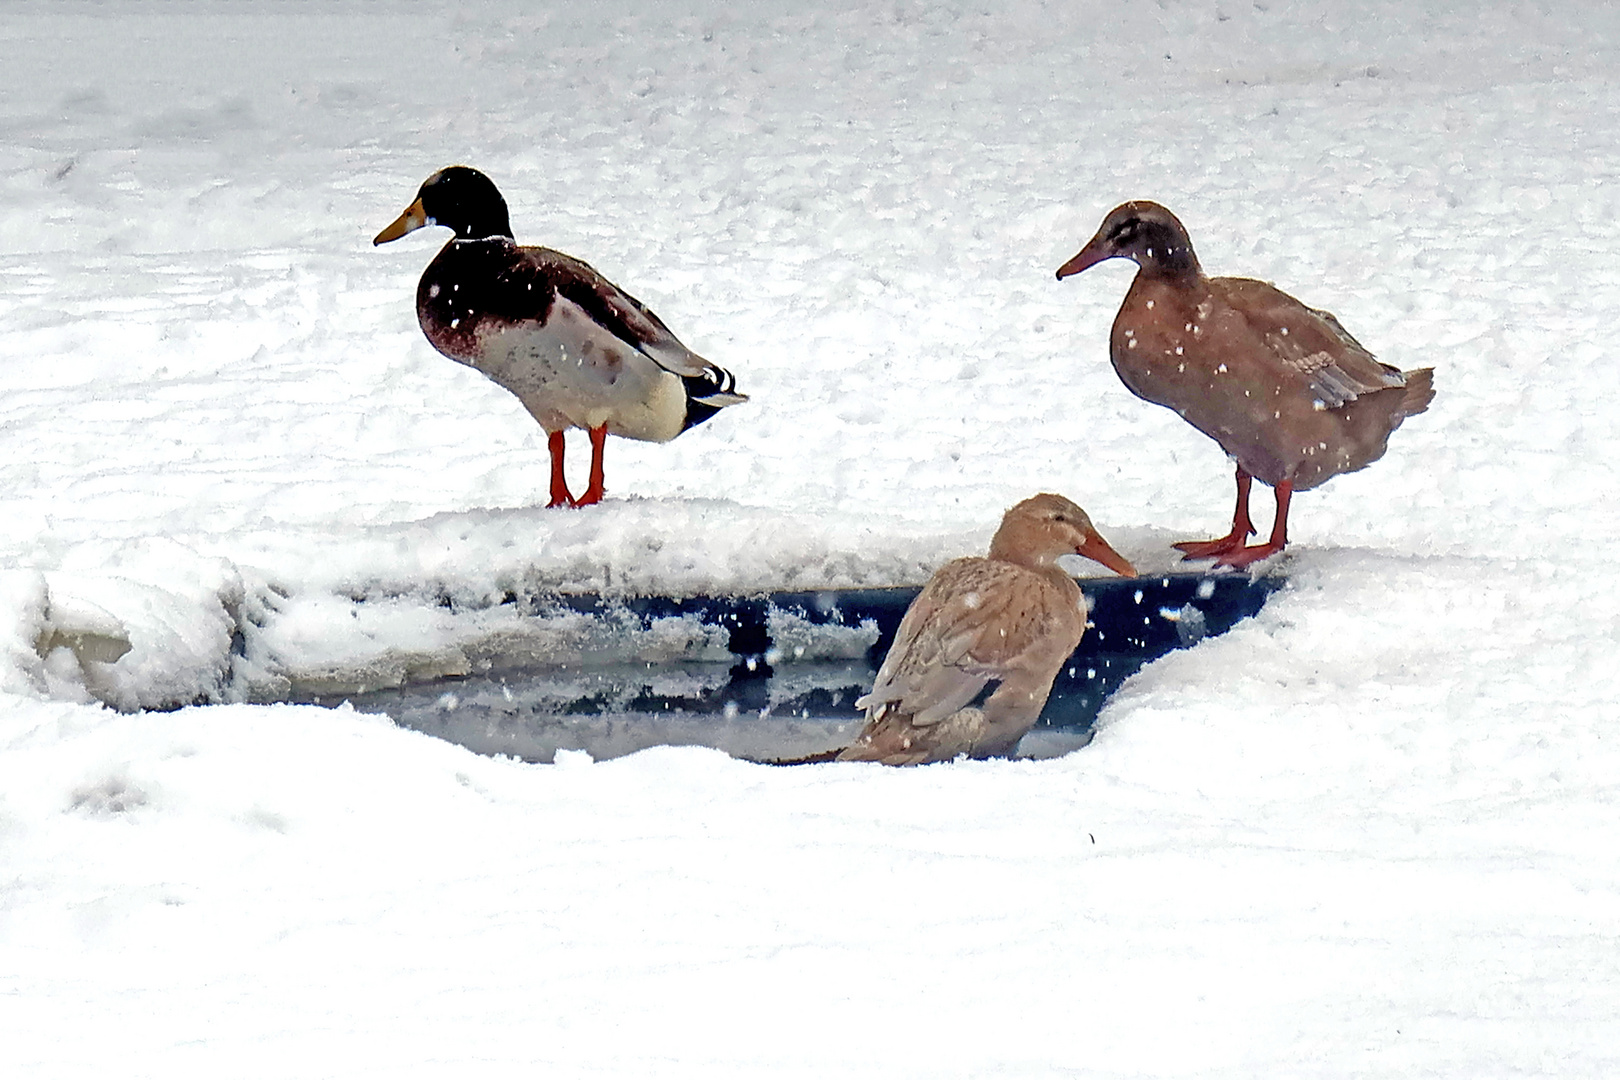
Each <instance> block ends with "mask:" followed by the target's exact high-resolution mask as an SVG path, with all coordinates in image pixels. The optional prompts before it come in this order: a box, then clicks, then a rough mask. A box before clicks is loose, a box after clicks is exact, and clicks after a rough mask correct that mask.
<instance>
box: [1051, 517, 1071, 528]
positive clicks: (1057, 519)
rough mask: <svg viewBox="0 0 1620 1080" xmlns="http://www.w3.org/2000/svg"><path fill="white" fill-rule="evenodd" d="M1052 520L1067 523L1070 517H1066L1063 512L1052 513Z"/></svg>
mask: <svg viewBox="0 0 1620 1080" xmlns="http://www.w3.org/2000/svg"><path fill="white" fill-rule="evenodd" d="M1052 520H1053V521H1061V522H1063V523H1064V524H1065V525H1067V524H1068V523H1069V519H1068V518H1066V517H1064V516H1063V515H1062V514H1053V515H1052Z"/></svg>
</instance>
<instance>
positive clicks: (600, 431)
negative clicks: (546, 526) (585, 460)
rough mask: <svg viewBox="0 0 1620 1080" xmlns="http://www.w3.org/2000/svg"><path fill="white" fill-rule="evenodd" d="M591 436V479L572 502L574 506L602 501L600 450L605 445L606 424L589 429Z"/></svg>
mask: <svg viewBox="0 0 1620 1080" xmlns="http://www.w3.org/2000/svg"><path fill="white" fill-rule="evenodd" d="M590 436H591V480H590V483H589V485H587V486H586V488H585V494H583V495H581V496H580V497H579V499H578V500H577V501H576V502H575V503H574V505H575V506H595V505H596V504H597V503H599V502H601V501H602V452H603V450H604V449H605V448H606V446H607V425H606V424H601V425H599V426H597V427H593V428H591V429H590Z"/></svg>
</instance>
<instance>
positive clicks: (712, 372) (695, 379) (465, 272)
mask: <svg viewBox="0 0 1620 1080" xmlns="http://www.w3.org/2000/svg"><path fill="white" fill-rule="evenodd" d="M430 225H437V226H444V227H446V228H449V229H450V230H451V231H452V232H453V233H454V234H455V235H454V236H452V237H451V238H450V241H449V242H448V243H446V244H445V246H444V247H443V249H441V250H440V252H439V254H438V256H437V257H436V258H434V260H433V261H432V262H431V263H429V264H428V267H427V270H426V271H425V272H424V273H423V274H422V280H421V281H420V282H419V283H418V285H417V288H416V316H417V320H418V321H419V322H420V323H421V326H422V332H423V333H424V334H426V335H427V339H428V341H429V342H430V343H431V344H432V345H433V347H434V348H435V349H437V350H438V351H439V352H441V353H443V354H444V355H445V356H448V357H449V358H450V359H452V360H454V361H456V362H457V363H461V364H466V365H467V366H468V367H471V368H474V369H476V370H478V371H480V372H482V373H483V374H484V375H486V376H488V377H489V378H490V379H491V380H493V381H494V382H495V383H496V384H497V385H499V386H501V387H502V388H504V389H506V390H508V391H510V392H511V393H512V394H513V395H515V396H516V397H517V399H518V401H520V402H521V403H522V404H523V407H524V408H525V409H526V410H528V413H529V415H530V416H532V417H533V418H534V420H535V421H536V422H537V423H538V424H539V425H540V426H541V427H542V428H544V429H545V432H546V443H547V450H548V451H549V453H550V456H551V492H550V494H551V501H550V502H549V503H547V506H549V507H558V506H590V505H593V504H595V503H599V502H601V501H602V496H603V495H604V493H605V490H604V480H603V465H602V458H603V451H604V447H605V444H606V441H607V436H609V435H617V436H619V437H620V438H625V439H638V440H641V441H644V442H657V443H663V442H668V441H670V440H671V439H673V438H675V437H676V436H677V435H680V434H681V433H682V432H685V431H687V430H689V429H691V428H693V427H696V426H697V425H698V424H701V423H703V422H704V421H705V420H708V419H710V418H711V417H713V416H714V415H715V414H716V413H718V412H719V411H720V410H721V409H723V408H725V407H727V406H729V405H736V404H739V403H741V402H743V401H746V400H748V396H747V395H746V394H741V393H738V392H737V388H736V380H735V378H734V377H733V376H732V374H731V372H729V371H727V370H725V369H724V368H721V367H719V366H718V365H715V364H712V363H710V362H709V361H708V360H705V359H704V358H703V357H701V356H699V355H698V354H697V353H695V352H693V351H692V350H691V349H688V348H687V347H686V346H685V345H682V344H681V342H680V341H679V340H678V339H677V338H676V337H675V335H674V334H672V333H671V332H670V331H669V328H668V327H666V326H665V325H664V323H663V321H662V320H661V319H659V318H658V316H657V315H654V314H653V313H652V311H650V310H649V309H648V308H647V306H646V305H645V304H643V303H642V302H641V301H639V300H637V299H636V298H635V297H633V296H631V295H630V294H629V293H627V292H625V291H624V290H622V289H620V288H619V287H618V286H617V285H614V284H613V283H612V282H611V281H609V280H608V279H607V278H605V277H603V276H602V275H601V274H599V273H597V272H596V270H594V269H593V268H592V267H590V266H589V265H587V264H586V263H584V262H581V261H580V260H579V259H576V258H574V257H572V256H570V255H565V254H563V253H562V252H560V251H553V250H551V249H550V248H543V247H523V246H519V245H518V243H517V242H516V240H515V239H514V238H513V235H512V225H511V220H510V217H509V215H508V212H507V207H506V200H505V199H504V198H503V197H502V196H501V193H500V190H499V189H498V188H497V187H496V186H495V184H494V182H493V181H491V180H490V179H489V177H487V176H485V175H484V174H483V173H481V172H479V171H478V170H477V169H474V168H470V167H468V166H466V165H451V166H449V167H448V168H444V169H440V170H439V171H437V172H435V173H434V174H433V175H432V176H429V177H428V178H427V179H426V180H425V181H423V182H422V186H421V187H420V188H419V189H418V190H417V193H416V199H415V200H414V201H413V202H412V203H411V204H410V205H409V206H408V207H406V208H405V211H404V212H403V213H401V214H400V215H399V217H397V218H395V219H394V221H393V222H392V223H391V224H389V225H388V227H387V228H385V229H383V230H382V232H380V233H378V234H377V236H376V238H375V239H374V240H373V241H372V244H373V246H377V245H382V244H386V243H390V242H391V241H394V240H398V239H399V238H400V237H402V236H406V235H408V234H410V233H413V232H415V231H416V230H417V229H421V228H426V227H427V226H430ZM569 428H582V429H584V431H585V432H586V433H587V436H588V438H589V440H590V446H591V467H590V474H589V478H588V480H587V482H586V488H585V491H584V493H583V494H582V495H580V496H578V497H576V496H574V495H573V494H572V493H571V492H570V491H569V489H568V484H567V480H566V479H565V477H564V475H563V454H564V449H565V443H564V432H566V431H567V430H568V429H569Z"/></svg>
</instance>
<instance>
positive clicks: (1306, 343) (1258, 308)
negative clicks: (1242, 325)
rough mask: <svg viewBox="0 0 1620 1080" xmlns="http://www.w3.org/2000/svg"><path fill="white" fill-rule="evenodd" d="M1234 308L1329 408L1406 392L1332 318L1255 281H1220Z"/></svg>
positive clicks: (1396, 374) (1393, 372)
mask: <svg viewBox="0 0 1620 1080" xmlns="http://www.w3.org/2000/svg"><path fill="white" fill-rule="evenodd" d="M1210 285H1211V287H1212V288H1216V287H1219V288H1220V290H1221V291H1222V292H1224V293H1225V297H1224V298H1225V299H1226V301H1227V303H1228V304H1230V305H1231V307H1232V308H1233V309H1234V310H1236V311H1238V312H1240V313H1241V314H1242V315H1243V316H1244V318H1245V319H1247V320H1248V323H1249V327H1250V329H1251V330H1252V331H1253V332H1254V334H1255V336H1256V337H1258V338H1260V339H1261V340H1262V341H1264V342H1265V344H1266V346H1267V347H1268V348H1269V349H1270V351H1271V354H1272V356H1273V357H1274V359H1275V360H1276V362H1277V364H1278V365H1279V366H1280V367H1282V368H1285V369H1287V370H1290V371H1293V372H1295V373H1297V374H1298V375H1300V376H1301V377H1303V378H1304V379H1305V380H1306V382H1307V384H1308V385H1309V386H1310V389H1311V393H1313V394H1315V395H1316V398H1317V400H1318V401H1320V402H1321V403H1322V407H1323V408H1328V409H1336V408H1338V407H1339V406H1341V405H1343V404H1344V403H1345V402H1348V401H1354V400H1356V398H1358V397H1360V396H1361V395H1362V394H1371V393H1374V392H1375V391H1378V390H1388V389H1390V388H1391V387H1398V386H1405V385H1406V377H1405V375H1403V374H1402V373H1401V371H1400V369H1399V368H1394V367H1391V366H1390V365H1388V364H1385V363H1381V362H1380V361H1379V360H1378V359H1377V358H1376V357H1374V356H1373V354H1372V353H1370V352H1368V351H1367V350H1366V348H1364V347H1363V346H1362V344H1361V342H1359V341H1357V340H1356V339H1355V338H1353V337H1351V336H1350V332H1349V331H1348V330H1346V329H1345V328H1344V327H1343V326H1342V325H1340V323H1339V320H1338V319H1337V318H1335V317H1334V315H1333V313H1332V312H1329V311H1319V310H1317V309H1316V308H1312V307H1306V306H1305V305H1304V304H1302V303H1300V302H1299V301H1298V300H1295V299H1294V298H1293V297H1292V296H1289V295H1288V294H1287V293H1285V292H1283V291H1282V290H1280V289H1278V288H1276V287H1275V286H1273V285H1270V284H1268V283H1266V282H1264V281H1255V280H1253V279H1252V278H1218V279H1216V280H1215V281H1212V282H1210Z"/></svg>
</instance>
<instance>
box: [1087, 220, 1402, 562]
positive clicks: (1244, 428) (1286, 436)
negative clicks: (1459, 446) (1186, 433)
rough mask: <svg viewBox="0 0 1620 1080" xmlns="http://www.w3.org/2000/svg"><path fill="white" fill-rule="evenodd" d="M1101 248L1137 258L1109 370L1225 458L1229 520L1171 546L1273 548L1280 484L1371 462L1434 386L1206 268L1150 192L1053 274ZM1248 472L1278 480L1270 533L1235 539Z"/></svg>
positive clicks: (1205, 553)
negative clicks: (1230, 491)
mask: <svg viewBox="0 0 1620 1080" xmlns="http://www.w3.org/2000/svg"><path fill="white" fill-rule="evenodd" d="M1112 258H1127V259H1131V260H1133V261H1134V262H1136V264H1137V266H1138V271H1137V275H1136V279H1135V280H1134V281H1133V282H1132V283H1131V287H1130V290H1129V291H1128V292H1127V293H1126V295H1125V300H1124V302H1123V303H1122V304H1121V305H1120V309H1119V314H1118V315H1117V316H1115V319H1114V327H1113V331H1112V334H1111V335H1110V339H1109V356H1110V358H1111V359H1112V360H1113V364H1114V370H1115V371H1116V372H1118V374H1119V377H1120V380H1121V381H1122V382H1124V383H1125V385H1126V386H1127V387H1129V388H1130V390H1131V392H1132V393H1134V394H1136V395H1137V396H1138V397H1141V398H1143V399H1145V400H1147V401H1151V402H1154V403H1155V404H1158V405H1164V406H1166V407H1168V408H1171V409H1174V410H1175V411H1176V412H1177V413H1179V414H1180V415H1181V416H1182V417H1183V418H1184V419H1185V420H1186V421H1187V422H1188V423H1190V424H1192V425H1193V426H1194V427H1196V428H1197V429H1198V430H1199V431H1202V432H1203V433H1204V434H1206V435H1208V436H1209V437H1210V438H1212V439H1214V440H1215V441H1216V442H1218V443H1220V445H1221V448H1222V449H1224V450H1225V451H1226V452H1227V454H1229V455H1230V456H1231V457H1232V458H1233V460H1234V461H1236V463H1237V468H1238V507H1237V512H1236V513H1235V514H1234V519H1233V530H1232V533H1231V534H1229V535H1228V536H1226V537H1222V538H1220V539H1219V540H1214V541H1208V542H1193V543H1188V544H1184V545H1178V546H1179V547H1181V548H1182V550H1183V551H1185V552H1186V553H1187V554H1188V557H1190V558H1202V557H1213V558H1215V559H1216V560H1217V563H1219V564H1224V565H1230V566H1247V565H1249V564H1251V563H1253V562H1255V561H1257V560H1259V559H1261V558H1265V557H1266V556H1268V555H1271V554H1274V553H1275V552H1277V551H1280V550H1282V547H1283V546H1284V544H1286V542H1287V512H1288V503H1289V499H1290V498H1291V496H1292V494H1293V492H1295V491H1308V490H1310V489H1311V488H1314V487H1316V486H1317V485H1319V484H1321V483H1323V482H1324V481H1326V480H1328V479H1330V478H1331V477H1334V476H1337V475H1339V474H1340V473H1345V472H1353V471H1355V470H1357V469H1361V468H1365V467H1366V466H1367V465H1369V464H1371V463H1372V462H1374V461H1377V460H1378V459H1379V458H1380V457H1382V456H1383V455H1384V451H1385V448H1386V446H1387V445H1388V442H1389V436H1390V434H1391V433H1392V432H1394V430H1395V429H1396V428H1398V427H1399V426H1400V425H1401V422H1402V421H1403V420H1405V419H1406V418H1407V417H1409V416H1415V415H1417V414H1418V413H1421V412H1423V411H1424V410H1425V409H1427V408H1428V406H1429V402H1430V401H1431V400H1433V398H1434V385H1433V371H1432V369H1429V368H1424V369H1421V370H1417V371H1409V372H1403V371H1401V370H1399V369H1398V368H1394V367H1391V366H1390V365H1388V364H1383V363H1380V362H1379V361H1378V360H1376V359H1375V358H1374V357H1373V355H1372V354H1371V353H1370V352H1368V351H1367V350H1366V349H1365V348H1363V347H1362V346H1361V344H1360V343H1359V342H1358V341H1356V339H1355V338H1353V337H1351V336H1350V334H1349V333H1348V332H1347V331H1346V330H1345V329H1344V327H1343V326H1341V325H1340V324H1339V321H1338V320H1337V319H1336V318H1334V317H1333V315H1331V314H1330V313H1328V312H1326V311H1318V310H1316V309H1314V308H1310V307H1307V306H1305V305H1304V304H1302V303H1300V302H1299V301H1298V300H1295V299H1294V298H1293V297H1291V296H1289V295H1288V294H1287V293H1284V292H1282V291H1280V290H1278V289H1277V288H1275V287H1273V286H1272V285H1269V284H1267V283H1266V282H1263V281H1255V280H1252V279H1249V278H1210V277H1206V276H1205V275H1204V273H1203V270H1202V269H1201V268H1200V267H1199V264H1198V258H1197V256H1196V255H1195V254H1194V253H1193V248H1192V243H1191V241H1190V240H1189V239H1188V237H1187V232H1186V229H1185V228H1183V227H1182V224H1181V222H1180V221H1178V220H1177V219H1176V217H1175V215H1173V214H1171V213H1170V211H1168V210H1166V209H1165V208H1164V207H1162V206H1160V205H1158V204H1157V203H1152V202H1129V203H1125V204H1123V205H1121V206H1119V207H1116V208H1115V209H1114V210H1113V211H1111V212H1110V213H1109V214H1108V216H1107V217H1106V218H1105V219H1104V221H1103V224H1102V227H1101V228H1099V229H1098V230H1097V234H1096V235H1095V236H1093V237H1092V238H1091V240H1090V241H1089V242H1088V243H1087V244H1086V246H1085V247H1084V248H1082V249H1081V251H1080V253H1079V254H1077V255H1076V256H1075V257H1074V258H1073V259H1070V260H1069V261H1068V262H1067V263H1065V264H1064V265H1063V267H1062V268H1061V269H1059V270H1058V277H1059V278H1063V277H1067V276H1069V275H1070V274H1077V273H1079V272H1080V271H1082V270H1085V269H1086V268H1088V267H1090V266H1094V265H1096V264H1097V263H1099V262H1102V261H1104V260H1105V259H1112ZM1250 477H1255V478H1258V479H1260V480H1261V481H1263V482H1265V483H1267V484H1270V485H1271V486H1272V487H1274V488H1276V489H1277V499H1278V515H1277V519H1276V522H1275V524H1274V526H1273V529H1272V538H1271V539H1270V540H1269V541H1267V542H1266V543H1264V544H1258V545H1252V546H1246V540H1247V537H1248V535H1249V534H1250V533H1252V532H1253V531H1254V527H1253V525H1252V523H1250V521H1249V518H1248V505H1247V504H1248V489H1249V478H1250Z"/></svg>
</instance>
